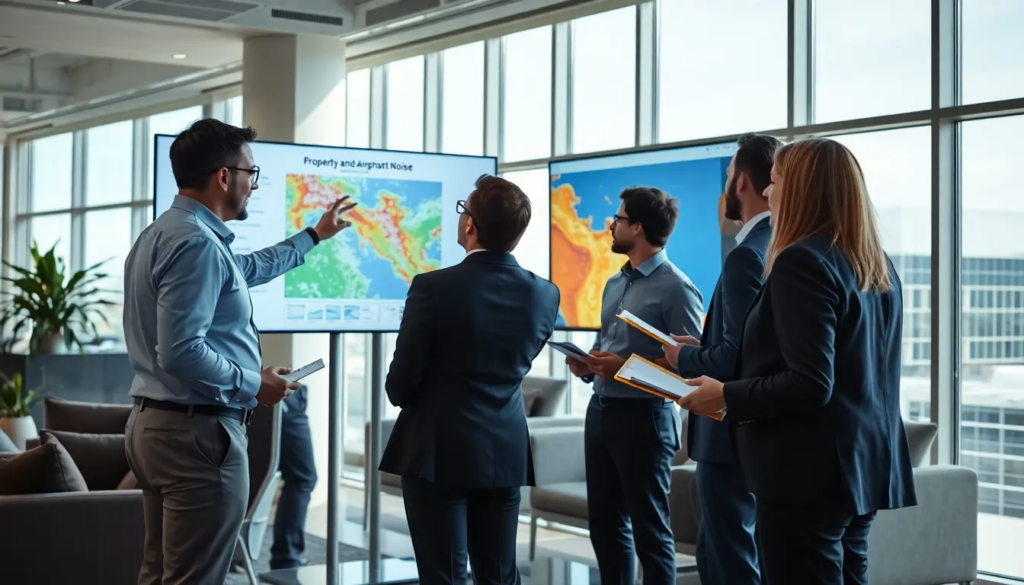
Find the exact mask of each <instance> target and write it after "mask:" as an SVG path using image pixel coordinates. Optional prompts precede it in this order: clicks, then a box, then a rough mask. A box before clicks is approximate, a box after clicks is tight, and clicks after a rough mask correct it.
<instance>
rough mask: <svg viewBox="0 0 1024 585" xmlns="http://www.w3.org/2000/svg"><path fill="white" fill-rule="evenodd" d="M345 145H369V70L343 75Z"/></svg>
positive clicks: (363, 146) (357, 146)
mask: <svg viewBox="0 0 1024 585" xmlns="http://www.w3.org/2000/svg"><path fill="white" fill-rule="evenodd" d="M345 146H352V147H356V148H368V147H369V146H370V70H369V69H359V70H357V71H352V72H350V73H349V74H348V75H346V76H345Z"/></svg>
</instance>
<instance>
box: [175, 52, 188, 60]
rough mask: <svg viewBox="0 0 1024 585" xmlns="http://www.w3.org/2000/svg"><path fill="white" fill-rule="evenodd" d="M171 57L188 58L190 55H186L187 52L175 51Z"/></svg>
mask: <svg viewBox="0 0 1024 585" xmlns="http://www.w3.org/2000/svg"><path fill="white" fill-rule="evenodd" d="M171 57H174V58H175V59H187V58H188V55H186V54H185V53H175V54H173V55H171Z"/></svg>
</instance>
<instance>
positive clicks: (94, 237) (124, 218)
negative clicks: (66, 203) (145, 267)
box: [83, 174, 132, 339]
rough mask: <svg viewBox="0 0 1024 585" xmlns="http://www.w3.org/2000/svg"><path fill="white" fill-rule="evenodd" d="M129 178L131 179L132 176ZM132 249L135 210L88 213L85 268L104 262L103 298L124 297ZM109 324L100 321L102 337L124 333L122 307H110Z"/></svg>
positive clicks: (122, 208)
mask: <svg viewBox="0 0 1024 585" xmlns="http://www.w3.org/2000/svg"><path fill="white" fill-rule="evenodd" d="M129 176H131V175H130V174H129ZM131 247H132V210H131V208H129V207H118V208H115V209H105V210H101V211H91V212H88V213H86V214H85V250H84V252H85V258H84V262H83V266H93V265H95V264H98V263H100V262H103V264H102V266H101V267H100V269H99V270H100V271H101V272H103V273H105V274H107V275H108V277H107V278H106V279H105V280H103V281H102V282H100V283H98V286H99V287H100V288H101V289H103V290H105V291H107V292H106V293H105V294H104V295H103V296H104V298H106V299H108V300H111V301H114V302H116V303H120V302H121V301H122V299H123V298H124V263H125V260H127V259H128V252H129V251H130V250H131ZM105 314H106V316H107V323H105V324H104V323H100V322H98V323H97V324H96V325H97V328H98V329H99V332H100V335H104V336H112V337H114V338H115V339H116V338H118V337H120V336H122V335H123V334H124V328H123V326H122V323H121V307H120V306H114V307H107V308H106V310H105Z"/></svg>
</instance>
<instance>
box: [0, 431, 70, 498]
mask: <svg viewBox="0 0 1024 585" xmlns="http://www.w3.org/2000/svg"><path fill="white" fill-rule="evenodd" d="M87 491H89V488H88V486H87V485H86V483H85V479H84V478H83V477H82V474H81V472H79V471H78V467H76V466H75V462H74V461H73V460H72V459H71V455H68V452H67V450H66V449H64V447H63V446H61V444H60V443H58V442H56V441H54V440H52V439H50V438H47V439H44V440H43V443H42V444H41V445H39V446H38V447H35V448H34V449H30V450H28V451H25V452H24V453H19V454H17V455H16V456H14V457H12V458H10V459H8V460H6V461H3V462H0V496H21V495H27V494H51V493H60V492H87Z"/></svg>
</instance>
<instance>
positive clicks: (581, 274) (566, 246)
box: [551, 157, 733, 329]
mask: <svg viewBox="0 0 1024 585" xmlns="http://www.w3.org/2000/svg"><path fill="white" fill-rule="evenodd" d="M730 159H731V157H716V158H708V159H702V160H685V161H677V162H666V163H658V164H650V165H642V166H629V167H620V168H611V169H600V170H588V171H581V172H573V173H565V174H561V175H557V174H554V173H552V176H551V280H552V281H553V282H554V283H555V285H557V286H558V288H559V290H560V291H561V294H562V304H561V307H560V308H559V315H558V325H559V326H560V327H562V328H567V329H599V328H600V326H601V299H602V296H603V293H604V287H605V284H606V283H607V282H608V279H609V278H611V277H612V276H613V275H614V274H615V272H616V271H618V270H620V269H621V268H622V266H623V265H624V264H625V263H626V261H627V258H626V257H625V256H623V255H621V254H616V253H614V252H612V249H611V248H612V237H611V231H610V228H611V223H612V216H614V215H615V213H616V212H617V211H618V209H619V205H620V204H621V203H622V201H621V200H620V199H619V194H620V193H621V192H622V191H623V189H626V188H629V187H634V186H650V187H657V188H659V189H661V190H662V191H665V192H666V193H668V194H669V195H672V196H673V197H675V198H677V199H678V200H679V219H678V221H677V222H676V227H675V230H674V231H673V232H672V236H671V237H670V238H669V242H668V245H667V246H665V250H666V251H667V252H668V258H669V260H670V261H671V262H672V263H673V264H675V265H676V266H677V267H679V269H681V270H682V271H683V272H685V273H686V275H687V276H689V277H690V280H692V281H693V284H694V285H696V286H697V288H698V290H700V291H701V294H702V295H703V296H704V310H705V312H706V311H707V307H708V304H709V303H710V302H711V297H712V293H713V291H714V289H715V284H716V283H717V281H718V276H719V274H720V273H721V267H722V248H723V245H722V242H723V237H729V238H732V237H733V236H732V235H731V234H729V235H723V234H722V232H721V229H720V227H719V225H720V223H719V205H718V204H719V198H720V196H721V194H722V192H723V191H724V190H725V182H726V169H727V168H728V166H729V161H730Z"/></svg>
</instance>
